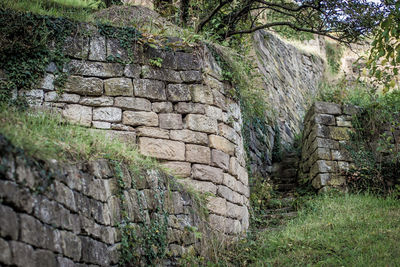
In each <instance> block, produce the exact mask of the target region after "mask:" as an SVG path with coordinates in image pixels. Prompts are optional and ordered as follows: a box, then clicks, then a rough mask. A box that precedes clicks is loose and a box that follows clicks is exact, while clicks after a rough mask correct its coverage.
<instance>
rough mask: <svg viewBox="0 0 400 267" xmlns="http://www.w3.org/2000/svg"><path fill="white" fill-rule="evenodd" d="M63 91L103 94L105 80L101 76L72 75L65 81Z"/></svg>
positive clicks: (93, 94)
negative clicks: (84, 76)
mask: <svg viewBox="0 0 400 267" xmlns="http://www.w3.org/2000/svg"><path fill="white" fill-rule="evenodd" d="M63 91H64V92H69V93H76V94H81V95H92V96H101V95H102V94H103V81H102V80H101V79H99V78H83V77H80V76H70V77H69V78H68V79H67V81H66V82H65V85H64V88H63Z"/></svg>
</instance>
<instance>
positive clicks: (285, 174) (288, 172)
mask: <svg viewBox="0 0 400 267" xmlns="http://www.w3.org/2000/svg"><path fill="white" fill-rule="evenodd" d="M280 175H281V178H290V177H296V176H297V169H293V168H292V169H284V170H283V171H282V172H281V173H280Z"/></svg>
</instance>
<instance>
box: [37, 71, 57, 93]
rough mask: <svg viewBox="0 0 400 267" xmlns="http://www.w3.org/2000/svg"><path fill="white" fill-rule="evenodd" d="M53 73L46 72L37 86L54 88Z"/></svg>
mask: <svg viewBox="0 0 400 267" xmlns="http://www.w3.org/2000/svg"><path fill="white" fill-rule="evenodd" d="M54 78H55V77H54V74H49V73H46V74H45V75H44V77H43V79H42V80H41V82H40V83H39V88H40V89H44V90H49V91H52V90H54Z"/></svg>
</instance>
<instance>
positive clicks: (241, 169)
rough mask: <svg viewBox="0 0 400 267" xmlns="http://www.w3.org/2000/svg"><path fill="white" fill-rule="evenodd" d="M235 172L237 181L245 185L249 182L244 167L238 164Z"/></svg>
mask: <svg viewBox="0 0 400 267" xmlns="http://www.w3.org/2000/svg"><path fill="white" fill-rule="evenodd" d="M237 174H238V179H239V181H241V182H242V183H243V184H244V185H246V186H247V185H248V184H249V174H248V173H247V170H246V168H244V167H242V166H240V165H239V166H238V169H237Z"/></svg>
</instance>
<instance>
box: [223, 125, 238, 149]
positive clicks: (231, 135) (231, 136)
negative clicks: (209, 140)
mask: <svg viewBox="0 0 400 267" xmlns="http://www.w3.org/2000/svg"><path fill="white" fill-rule="evenodd" d="M218 134H219V135H221V136H223V137H225V138H226V139H228V140H229V141H231V142H232V143H234V144H238V141H239V139H240V137H239V135H238V134H237V132H236V131H235V129H233V128H232V127H229V126H228V125H226V124H224V123H220V124H218Z"/></svg>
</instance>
